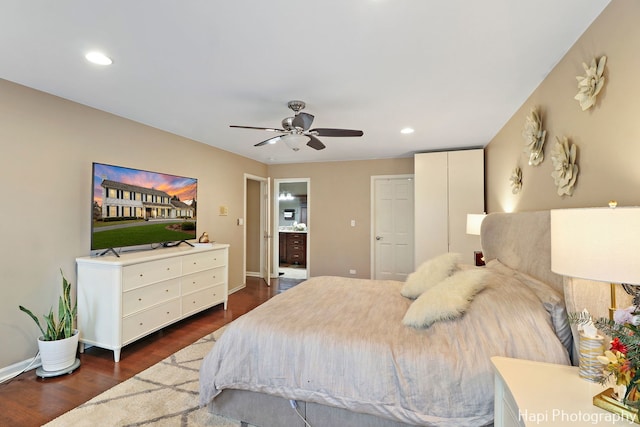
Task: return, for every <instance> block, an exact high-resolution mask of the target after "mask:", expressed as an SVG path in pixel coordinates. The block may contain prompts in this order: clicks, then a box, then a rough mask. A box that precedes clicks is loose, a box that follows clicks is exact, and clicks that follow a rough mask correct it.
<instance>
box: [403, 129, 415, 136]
mask: <svg viewBox="0 0 640 427" xmlns="http://www.w3.org/2000/svg"><path fill="white" fill-rule="evenodd" d="M413 132H415V131H414V130H413V128H404V129H402V130H401V131H400V133H403V134H405V135H408V134H410V133H413Z"/></svg>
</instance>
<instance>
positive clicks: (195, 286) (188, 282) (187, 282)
mask: <svg viewBox="0 0 640 427" xmlns="http://www.w3.org/2000/svg"><path fill="white" fill-rule="evenodd" d="M224 279H225V268H224V267H218V268H213V269H211V270H206V271H201V272H199V273H193V274H189V275H188V276H184V277H183V278H182V294H190V293H191V292H195V291H198V290H200V289H204V288H208V287H210V286H213V285H218V284H220V283H224Z"/></svg>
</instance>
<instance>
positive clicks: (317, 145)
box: [307, 135, 325, 150]
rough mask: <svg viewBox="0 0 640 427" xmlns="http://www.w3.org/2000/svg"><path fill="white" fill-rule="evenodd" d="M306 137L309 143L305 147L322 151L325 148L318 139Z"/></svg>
mask: <svg viewBox="0 0 640 427" xmlns="http://www.w3.org/2000/svg"><path fill="white" fill-rule="evenodd" d="M307 136H308V137H309V142H307V145H308V146H309V147H311V148H315V149H316V150H322V149H323V148H325V145H324V144H323V143H322V141H320V140H319V139H318V138H316V137H315V136H313V135H307Z"/></svg>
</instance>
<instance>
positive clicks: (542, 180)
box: [485, 0, 640, 212]
mask: <svg viewBox="0 0 640 427" xmlns="http://www.w3.org/2000/svg"><path fill="white" fill-rule="evenodd" d="M638 20H640V2H639V1H637V0H613V1H612V2H611V4H610V5H609V6H608V7H607V8H606V9H605V10H604V12H603V13H602V14H601V15H600V17H598V18H597V19H596V21H594V23H593V24H592V26H591V27H590V28H589V29H588V30H587V31H586V32H585V33H584V35H583V36H582V37H581V38H580V39H579V40H578V41H577V43H576V44H575V45H574V46H573V48H572V49H571V50H570V51H569V52H568V53H567V55H566V56H565V57H564V58H563V59H562V60H561V61H560V62H559V63H558V65H557V66H556V67H555V68H554V69H553V70H552V72H551V73H550V74H549V76H548V77H547V78H546V79H545V80H544V81H543V83H542V84H541V85H540V86H539V87H538V88H537V89H536V90H535V92H534V93H533V94H532V95H531V97H530V98H529V99H528V100H527V101H526V102H525V103H524V105H523V106H522V107H521V108H520V109H519V110H518V111H517V112H516V113H515V115H514V116H513V117H512V118H511V119H510V120H509V121H508V122H507V123H506V125H505V126H504V128H503V129H502V130H501V131H500V132H499V133H498V134H497V135H496V137H495V138H494V139H493V140H492V141H491V142H490V144H489V145H488V146H487V147H486V151H485V158H486V171H487V172H486V174H487V175H486V183H487V209H488V211H489V212H495V211H527V210H538V209H549V208H570V207H584V206H605V205H606V204H607V202H608V201H609V200H610V199H615V200H617V201H618V203H619V204H620V205H639V204H640V190H639V188H640V167H639V161H640V125H639V124H638V123H639V119H638V118H639V117H640V102H639V100H640V78H639V77H638V76H639V74H638V72H639V71H640V54H639V53H638V46H640V43H639V41H640V25H638ZM602 55H606V56H607V58H608V59H607V65H606V71H605V77H606V84H605V86H604V89H603V90H602V92H601V93H600V95H599V96H598V102H597V105H596V106H595V107H594V108H591V109H590V110H587V111H582V110H581V108H580V106H579V104H578V102H577V101H575V100H574V99H573V97H574V96H575V95H576V93H577V80H576V78H575V76H578V75H584V69H583V67H582V63H583V62H587V63H589V62H591V59H592V58H593V57H598V58H599V57H600V56H602ZM533 106H538V107H539V108H540V111H541V112H542V121H543V127H544V129H546V130H547V140H546V141H547V142H546V144H545V149H544V154H545V160H544V162H543V163H542V164H541V165H539V166H537V167H532V166H529V165H528V164H527V159H526V158H525V155H524V154H523V152H522V150H523V148H524V142H523V139H522V136H521V133H522V128H523V126H524V123H525V118H526V116H527V114H528V113H529V110H530V108H531V107H533ZM562 135H564V136H567V137H568V138H569V140H570V141H571V142H573V143H575V144H576V145H577V146H578V158H577V163H578V166H579V168H580V173H579V176H578V181H577V184H576V188H575V192H574V194H573V196H572V197H567V196H565V197H560V196H558V195H557V194H556V189H555V186H554V181H553V178H552V177H551V172H552V162H551V148H552V146H553V144H554V143H555V141H556V136H562ZM516 166H520V168H521V169H522V176H523V187H522V192H521V193H520V194H519V195H513V194H511V187H510V183H509V177H510V175H511V171H512V170H513V169H514V168H515V167H516Z"/></svg>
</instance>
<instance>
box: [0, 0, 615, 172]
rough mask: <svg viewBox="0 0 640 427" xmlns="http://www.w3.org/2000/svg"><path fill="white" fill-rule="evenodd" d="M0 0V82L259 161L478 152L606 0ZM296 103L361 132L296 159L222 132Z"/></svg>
mask: <svg viewBox="0 0 640 427" xmlns="http://www.w3.org/2000/svg"><path fill="white" fill-rule="evenodd" d="M1 1H2V7H1V12H0V34H1V37H0V77H2V78H4V79H7V80H10V81H14V82H17V83H20V84H23V85H26V86H30V87H33V88H36V89H39V90H42V91H44V92H48V93H51V94H54V95H57V96H60V97H63V98H67V99H70V100H73V101H76V102H79V103H81V104H85V105H88V106H91V107H95V108H98V109H100V110H104V111H108V112H111V113H113V114H116V115H119V116H122V117H126V118H129V119H132V120H135V121H138V122H141V123H144V124H147V125H150V126H153V127H156V128H159V129H163V130H166V131H169V132H172V133H175V134H178V135H182V136H185V137H188V138H191V139H194V140H196V141H200V142H203V143H206V144H210V145H213V146H216V147H219V148H222V149H224V150H228V151H231V152H234V153H237V154H240V155H242V156H246V157H249V158H252V159H255V160H258V161H261V162H264V163H268V164H275V163H298V162H310V161H335V160H353V159H373V158H391V157H406V156H410V155H412V154H413V153H414V152H417V151H430V150H440V149H451V148H461V147H481V146H485V145H486V144H487V143H488V142H489V141H490V140H491V138H492V137H493V136H494V135H495V134H496V133H497V132H498V131H499V130H500V128H501V127H502V126H503V125H504V124H505V123H506V121H507V120H508V119H509V118H510V117H511V116H512V115H513V113H514V112H515V111H516V109H517V108H519V107H520V106H521V105H522V103H523V102H524V101H525V100H526V99H527V97H528V96H529V95H530V94H531V92H532V91H533V90H534V89H535V88H536V87H537V86H538V84H539V83H540V82H541V81H542V80H543V79H544V78H545V76H546V75H547V74H548V73H549V72H550V71H551V70H552V68H553V67H554V66H555V65H556V64H557V63H558V61H559V60H560V59H561V58H562V57H563V55H564V54H565V53H566V52H567V50H568V49H569V48H570V47H571V46H572V45H573V44H574V43H575V41H576V40H577V39H578V37H579V36H580V35H581V34H582V33H583V32H584V31H585V30H586V28H587V27H588V26H589V25H590V24H591V22H593V20H594V19H595V18H596V16H597V15H598V14H599V13H600V12H601V11H602V9H603V8H604V7H605V6H606V5H607V4H608V3H609V0H529V1H525V0H322V1H319V0H318V1H311V0H307V1H304V0H269V1H266V0H227V1H213V0H183V1H178V0H174V1H166V0H110V1H86V0H56V1H51V0H28V1H25V0H1ZM89 50H102V51H103V52H105V53H106V54H107V55H109V56H110V57H111V58H112V59H113V61H114V62H113V65H111V66H108V67H101V66H97V65H93V64H90V63H88V62H87V61H86V60H85V59H84V54H85V53H86V52H87V51H89ZM586 53H587V54H594V55H595V54H598V52H586ZM578 71H579V70H578ZM567 84H575V81H572V79H571V78H569V79H568V81H567ZM576 88H577V86H576ZM292 99H300V100H303V101H305V102H306V103H307V108H306V109H305V110H304V111H305V112H307V113H310V114H313V115H315V117H316V118H315V121H314V123H313V127H329V128H349V129H361V130H363V131H364V136H363V137H360V138H335V137H334V138H330V137H323V138H321V139H322V141H323V142H324V143H325V144H326V146H327V148H326V149H325V150H322V151H316V150H313V149H311V148H308V147H304V148H303V149H301V150H300V151H298V152H293V151H292V150H290V149H289V148H287V146H286V145H285V144H282V143H278V144H276V145H265V146H262V147H254V146H253V145H254V144H256V143H258V142H260V141H262V140H265V139H267V138H269V137H272V136H274V134H272V133H269V132H264V131H258V130H244V129H231V128H229V125H231V124H235V125H249V126H261V127H281V124H280V122H281V120H282V119H283V118H285V117H288V116H290V115H291V114H290V113H291V111H290V110H288V109H287V106H286V105H287V101H289V100H292ZM523 123H524V118H523ZM406 126H411V127H413V128H415V133H413V134H411V135H401V134H400V129H402V128H403V127H406Z"/></svg>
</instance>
